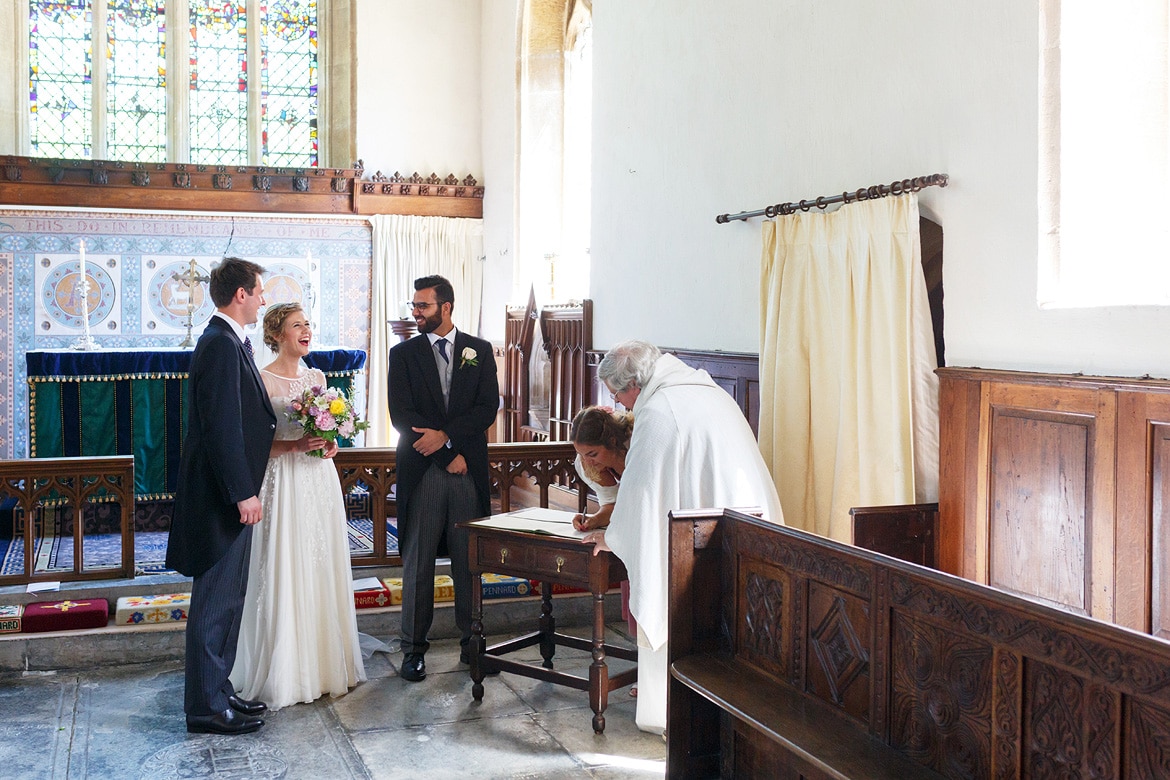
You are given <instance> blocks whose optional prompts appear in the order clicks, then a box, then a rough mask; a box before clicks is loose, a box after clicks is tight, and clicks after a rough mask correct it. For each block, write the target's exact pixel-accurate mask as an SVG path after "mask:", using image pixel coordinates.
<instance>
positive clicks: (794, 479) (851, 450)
mask: <svg viewBox="0 0 1170 780" xmlns="http://www.w3.org/2000/svg"><path fill="white" fill-rule="evenodd" d="M763 228H764V235H763V239H764V241H763V258H762V265H761V279H760V294H761V297H762V300H761V311H762V312H763V318H762V320H763V321H762V332H761V334H760V345H761V347H760V450H761V452H762V453H763V456H764V460H765V462H767V463H768V466H769V468H770V469H771V470H772V476H773V477H774V478H775V480H776V488H777V491H778V492H779V493H780V503H781V505H782V506H783V508H784V520H785V522H786V523H788V524H789V525H794V526H797V527H799V528H803V529H805V530H807V531H812V532H814V533H818V534H821V535H823V536H829V537H832V538H834V539H837V540H839V541H844V542H849V541H851V536H852V534H851V527H850V518H849V509H850V507H853V506H874V505H885V504H907V503H913V502H922V501H937V500H938V378H937V376H936V375H935V374H934V369H935V368H936V364H935V355H934V344H933V336H932V330H931V323H930V308H929V305H928V303H927V298H926V284H925V281H924V279H923V276H922V259H921V247H920V244H919V237H918V199H917V196H916V195H913V194H909V195H902V196H896V197H888V198H882V199H880V200H871V201H862V202H860V203H853V204H849V205H846V206H843V207H841V208H840V209H838V210H837V211H835V212H832V213H828V214H825V213H817V212H808V213H797V214H793V215H791V216H785V217H779V218H777V220H776V221H774V222H765V223H764V226H763Z"/></svg>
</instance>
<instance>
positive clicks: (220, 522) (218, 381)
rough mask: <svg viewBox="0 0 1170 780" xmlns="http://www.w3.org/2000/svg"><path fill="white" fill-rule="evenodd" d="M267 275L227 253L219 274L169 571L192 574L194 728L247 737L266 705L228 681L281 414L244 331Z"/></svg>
mask: <svg viewBox="0 0 1170 780" xmlns="http://www.w3.org/2000/svg"><path fill="white" fill-rule="evenodd" d="M263 271H264V269H263V268H261V267H260V266H259V265H257V264H256V263H252V262H249V261H247V260H241V259H240V258H238V257H228V258H225V259H224V260H223V262H222V263H220V264H219V265H218V266H216V267H215V268H214V269H212V271H211V280H210V282H209V284H208V287H209V289H210V292H211V300H212V302H213V303H214V304H215V306H216V309H217V311H216V312H215V314H213V315H212V316H211V319H210V320H209V321H208V323H207V327H206V329H205V330H204V331H203V335H202V336H200V337H199V343H198V344H196V345H195V354H194V355H193V356H192V358H191V371H190V379H189V381H188V386H187V399H188V401H187V402H188V407H187V435H186V438H185V439H184V440H183V454H182V457H181V458H180V460H179V478H178V484H177V486H176V490H175V509H174V516H173V518H172V519H171V534H170V538H169V539H168V542H167V566H168V567H169V568H172V569H175V570H176V571H178V572H180V573H181V574H185V575H187V576H188V577H192V578H193V579H194V582H193V584H192V588H191V608H190V611H189V612H188V615H187V670H186V679H187V686H186V694H185V697H184V704H183V709H184V710H185V711H186V713H187V731H189V732H193V733H215V734H244V733H247V732H249V731H255V730H256V729H258V728H260V727H261V726H263V725H264V721H263V720H261V719H260V718H259V717H256V716H258V715H259V714H261V713H263V712H264V711H265V710H266V709H267V706H266V705H265V704H264V703H263V702H258V701H249V700H247V699H241V698H240V697H238V696H236V692H235V689H234V688H233V687H232V684H231V682H230V681H229V680H228V675H229V674H230V673H231V671H232V665H233V664H234V663H235V659H236V638H237V637H238V636H239V632H240V618H241V614H242V612H243V607H244V593H245V591H246V590H247V587H248V558H249V555H250V552H251V549H252V526H253V525H255V524H256V523H258V522H259V521H260V517H261V507H260V498H259V492H260V485H261V483H262V481H263V479H264V469H265V467H266V466H267V464H268V455H269V452H270V450H271V449H272V438H273V436H274V435H275V431H276V413H275V412H273V410H272V404H271V403H270V402H269V400H268V393H267V392H265V390H264V384H263V383H262V382H261V380H260V372H259V371H258V370H257V369H256V363H255V361H254V360H253V359H252V344H251V341H250V340H249V339H248V338H247V337H246V336H245V334H244V326H246V325H252V324H255V322H256V319H257V317H258V312H259V309H260V307H261V306H263V305H264V285H263V280H262V279H261V278H260V275H261V273H262V272H263Z"/></svg>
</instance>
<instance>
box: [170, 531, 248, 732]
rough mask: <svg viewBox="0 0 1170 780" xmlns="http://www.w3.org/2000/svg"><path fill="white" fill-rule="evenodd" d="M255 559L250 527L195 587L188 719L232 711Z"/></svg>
mask: <svg viewBox="0 0 1170 780" xmlns="http://www.w3.org/2000/svg"><path fill="white" fill-rule="evenodd" d="M251 553H252V526H250V525H249V526H245V527H244V528H243V530H241V531H240V535H239V536H237V537H236V540H235V541H234V542H232V546H231V547H229V548H228V551H227V554H226V555H224V556H223V557H222V558H220V559H219V560H218V561H216V563H215V565H214V566H212V567H211V568H210V569H208V570H207V571H205V572H204V573H203V574H200V575H199V576H197V577H195V578H194V579H193V581H192V585H191V608H190V610H188V612H187V660H186V672H187V673H186V682H187V687H186V692H185V696H184V701H183V710H184V711H185V712H186V713H187V714H188V715H214V714H215V713H217V712H223V711H224V710H226V709H228V696H231V695H232V694H233V693H235V689H234V688H233V687H232V684H231V681H230V680H228V675H230V674H231V672H232V666H233V665H234V664H235V662H236V640H237V639H238V638H239V636H240V620H241V618H242V617H243V613H244V595H245V593H246V592H247V589H248V559H249V557H250V556H251Z"/></svg>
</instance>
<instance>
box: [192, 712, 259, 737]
mask: <svg viewBox="0 0 1170 780" xmlns="http://www.w3.org/2000/svg"><path fill="white" fill-rule="evenodd" d="M263 725H264V721H263V720H261V719H260V718H253V717H252V716H251V715H241V714H240V713H238V712H236V711H235V710H233V709H232V708H230V707H229V708H228V709H226V710H224V711H223V712H217V713H215V714H214V715H188V716H187V731H188V732H189V733H191V734H248V733H249V732H252V731H256V730H257V729H259V728H260V727H261V726H263Z"/></svg>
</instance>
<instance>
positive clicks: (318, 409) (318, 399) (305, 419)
mask: <svg viewBox="0 0 1170 780" xmlns="http://www.w3.org/2000/svg"><path fill="white" fill-rule="evenodd" d="M288 419H289V420H291V421H292V422H295V423H297V424H298V425H300V426H301V428H303V429H304V431H305V433H306V434H308V435H310V436H319V437H321V438H322V439H324V440H325V441H335V440H336V439H338V438H339V437H340V438H343V439H350V438H353V436H354V434H356V433H357V432H358V431H364V430H365V429H366V428H369V427H370V424H369V423H368V422H366V421H364V420H359V419H358V416H357V413H356V412H355V411H354V409H353V402H351V401H350V400H349V398H348V397H347V396H346V395H345V393H343V392H342V391H340V390H338V389H337V388H336V387H320V386H316V387H310V388H309V389H308V390H306V391H305V392H303V393H301V394H300V396H298V397H297V398H294V399H293V400H292V401H291V402H290V403H289V411H288ZM308 454H309V455H313V456H315V457H318V458H323V457H325V451H324V450H313V451H312V452H310V453H308Z"/></svg>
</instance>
